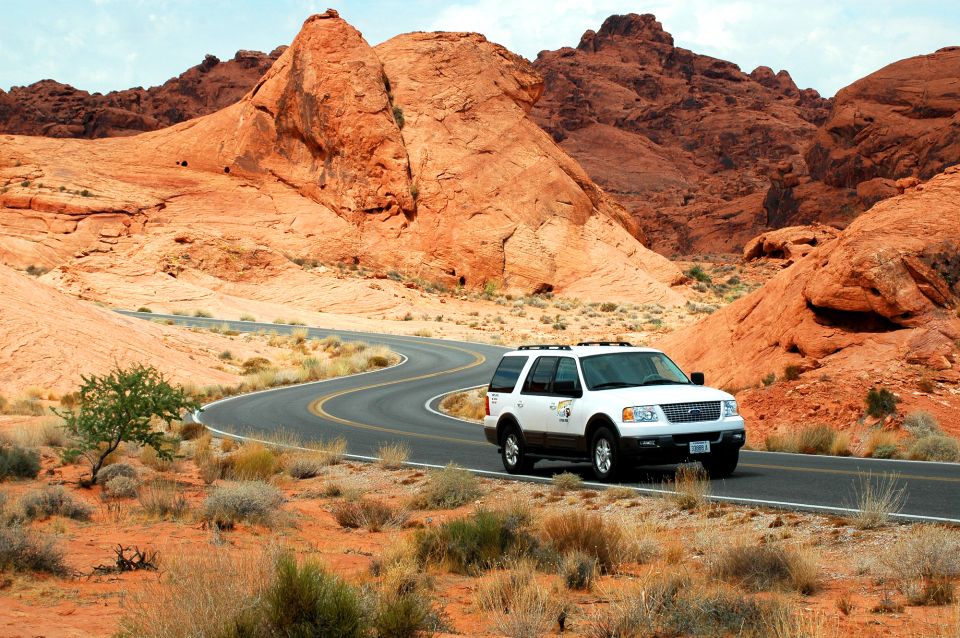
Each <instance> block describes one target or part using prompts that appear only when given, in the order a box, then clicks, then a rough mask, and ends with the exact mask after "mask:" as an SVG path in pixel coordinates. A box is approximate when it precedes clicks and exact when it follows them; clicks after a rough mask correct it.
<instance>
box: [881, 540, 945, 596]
mask: <svg viewBox="0 0 960 638" xmlns="http://www.w3.org/2000/svg"><path fill="white" fill-rule="evenodd" d="M881 561H882V563H883V565H884V567H885V568H886V571H887V573H888V574H889V575H890V576H891V577H893V578H894V579H896V580H897V581H899V583H900V589H901V591H902V592H903V593H904V594H905V595H906V596H907V600H909V601H910V604H913V605H945V604H947V603H950V602H952V601H953V599H954V586H953V579H954V578H956V577H957V576H958V575H960V535H958V534H957V532H955V531H954V530H952V529H946V528H942V527H936V526H933V525H919V526H917V527H915V528H913V529H911V530H910V532H909V534H908V535H906V536H904V537H903V538H900V539H899V540H897V541H896V543H894V545H893V547H891V548H890V551H888V552H885V553H884V554H883V555H882V557H881Z"/></svg>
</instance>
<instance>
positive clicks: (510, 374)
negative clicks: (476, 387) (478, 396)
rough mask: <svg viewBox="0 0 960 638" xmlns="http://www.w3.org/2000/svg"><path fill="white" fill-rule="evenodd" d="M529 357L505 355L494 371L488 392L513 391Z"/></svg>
mask: <svg viewBox="0 0 960 638" xmlns="http://www.w3.org/2000/svg"><path fill="white" fill-rule="evenodd" d="M528 358H529V357H504V358H503V359H501V360H500V365H498V366H497V371H496V372H494V373H493V380H492V381H490V387H489V388H488V390H487V391H488V392H513V389H514V388H515V387H516V385H517V380H518V379H519V378H520V372H521V371H522V370H523V366H525V365H527V359H528Z"/></svg>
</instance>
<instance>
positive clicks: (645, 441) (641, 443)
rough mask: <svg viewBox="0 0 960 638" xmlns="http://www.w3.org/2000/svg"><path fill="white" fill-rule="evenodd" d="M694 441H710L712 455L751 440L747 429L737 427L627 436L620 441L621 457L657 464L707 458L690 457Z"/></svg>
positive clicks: (692, 455) (733, 449) (699, 455)
mask: <svg viewBox="0 0 960 638" xmlns="http://www.w3.org/2000/svg"><path fill="white" fill-rule="evenodd" d="M711 434H712V436H710V435H711ZM693 441H710V453H711V454H712V453H714V452H721V453H723V452H733V451H735V450H739V449H740V448H742V447H743V445H744V444H745V443H746V441H747V435H746V431H745V430H744V429H743V428H736V429H731V430H721V431H718V432H712V433H708V432H703V433H699V434H659V435H654V436H636V437H635V436H624V437H621V438H620V454H621V456H623V457H624V459H626V460H630V461H643V462H647V463H656V464H670V463H682V462H684V461H687V460H697V459H698V458H703V456H705V455H703V454H690V443H691V442H693Z"/></svg>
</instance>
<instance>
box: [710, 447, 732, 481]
mask: <svg viewBox="0 0 960 638" xmlns="http://www.w3.org/2000/svg"><path fill="white" fill-rule="evenodd" d="M739 461H740V450H739V449H734V450H733V451H729V450H727V451H724V452H713V453H711V454H710V456H709V457H707V458H705V459H703V460H702V461H701V462H702V463H703V467H704V469H705V470H707V472H708V473H709V474H710V477H711V478H726V477H728V476H730V475H731V474H733V472H734V470H736V469H737V463H739Z"/></svg>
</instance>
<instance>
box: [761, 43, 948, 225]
mask: <svg viewBox="0 0 960 638" xmlns="http://www.w3.org/2000/svg"><path fill="white" fill-rule="evenodd" d="M804 158H805V162H803V163H797V162H794V163H793V164H789V163H788V164H785V165H782V166H779V167H778V169H777V170H776V171H773V172H772V173H771V182H772V184H771V188H770V190H769V192H768V194H767V196H766V201H765V207H766V209H767V211H768V216H769V218H770V220H771V221H772V222H778V221H783V222H784V223H806V222H809V221H815V220H818V221H823V222H828V223H833V224H835V225H839V226H844V225H846V224H848V223H849V222H850V220H851V219H852V218H853V217H854V216H856V215H857V214H858V213H860V212H861V211H863V210H866V209H868V208H869V207H870V206H872V205H873V204H874V203H876V202H878V201H880V200H883V199H886V198H888V197H891V196H893V195H896V194H897V193H899V192H903V189H904V187H905V186H907V187H909V186H911V185H913V184H915V183H916V182H917V181H920V180H926V179H929V178H930V177H932V176H933V175H936V174H937V173H939V172H941V171H943V170H944V169H945V168H946V167H948V166H952V165H953V164H956V163H958V162H960V47H948V48H946V49H941V50H940V51H937V52H936V53H932V54H930V55H920V56H916V57H913V58H908V59H906V60H900V61H899V62H894V63H893V64H890V65H888V66H886V67H884V68H882V69H880V70H879V71H876V72H874V73H871V74H870V75H868V76H867V77H865V78H863V79H861V80H857V81H856V82H854V83H853V84H851V85H850V86H848V87H846V88H844V89H842V90H840V92H838V93H837V96H836V98H835V100H834V104H833V108H832V110H831V112H830V116H829V118H828V119H827V121H826V122H825V123H824V124H823V126H821V127H820V128H819V129H818V130H817V133H816V136H815V137H814V139H813V142H812V144H811V145H810V147H809V148H808V149H807V150H806V153H805V155H804ZM898 180H899V183H898Z"/></svg>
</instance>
